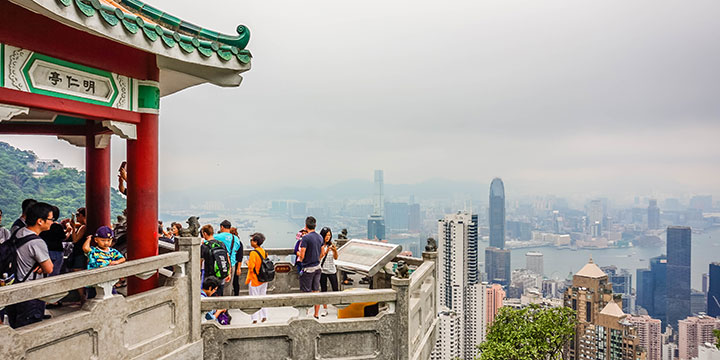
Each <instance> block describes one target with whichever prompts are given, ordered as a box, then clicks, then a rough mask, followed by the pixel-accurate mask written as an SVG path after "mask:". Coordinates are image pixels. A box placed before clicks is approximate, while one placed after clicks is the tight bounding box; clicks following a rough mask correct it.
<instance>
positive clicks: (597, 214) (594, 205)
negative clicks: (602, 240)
mask: <svg viewBox="0 0 720 360" xmlns="http://www.w3.org/2000/svg"><path fill="white" fill-rule="evenodd" d="M604 218H605V212H604V211H603V205H602V200H599V199H598V200H592V201H590V206H589V207H588V226H589V227H590V229H593V227H597V229H596V230H595V231H596V232H597V233H598V234H597V235H593V236H600V235H601V234H600V233H601V232H602V228H603V224H604V223H605V219H604Z"/></svg>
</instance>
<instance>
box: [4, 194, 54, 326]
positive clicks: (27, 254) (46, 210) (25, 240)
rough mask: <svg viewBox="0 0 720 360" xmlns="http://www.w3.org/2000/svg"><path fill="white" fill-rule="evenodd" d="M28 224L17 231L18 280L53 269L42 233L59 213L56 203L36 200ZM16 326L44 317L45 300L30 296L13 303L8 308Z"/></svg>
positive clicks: (27, 219)
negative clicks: (54, 204)
mask: <svg viewBox="0 0 720 360" xmlns="http://www.w3.org/2000/svg"><path fill="white" fill-rule="evenodd" d="M24 213H25V219H24V220H25V222H26V224H27V226H26V227H23V228H21V229H19V230H18V231H17V232H16V233H15V236H14V237H15V245H16V246H17V251H16V263H17V268H16V269H15V271H16V272H15V282H16V283H20V282H24V281H32V280H36V279H41V278H43V277H45V276H47V274H50V273H52V272H53V263H52V260H50V254H49V253H48V248H47V245H46V244H45V241H43V239H42V238H41V237H40V233H41V232H43V231H46V230H49V229H50V226H51V225H52V224H53V219H54V217H55V215H54V214H53V211H52V206H50V204H46V203H36V204H34V205H32V206H31V207H29V208H28V209H27V210H26V211H25V212H24ZM6 310H7V315H8V318H9V320H10V326H11V327H12V328H19V327H21V326H25V325H29V324H32V323H36V322H39V321H42V320H43V317H44V316H45V302H44V301H42V300H28V301H23V302H21V303H17V304H13V305H10V306H8V307H7V308H6Z"/></svg>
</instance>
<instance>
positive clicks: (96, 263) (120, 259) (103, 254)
mask: <svg viewBox="0 0 720 360" xmlns="http://www.w3.org/2000/svg"><path fill="white" fill-rule="evenodd" d="M92 239H93V237H92V236H88V237H87V238H85V243H84V244H83V246H82V250H83V252H84V253H85V255H86V256H87V258H88V261H87V268H88V270H90V269H97V268H101V267H106V266H110V265H118V264H122V263H124V262H125V257H124V256H123V255H122V254H121V253H120V252H119V251H117V249H113V248H112V247H110V246H111V245H112V241H113V231H112V229H110V228H109V227H107V226H101V227H99V228H98V229H97V231H96V232H95V244H96V245H97V246H90V240H92Z"/></svg>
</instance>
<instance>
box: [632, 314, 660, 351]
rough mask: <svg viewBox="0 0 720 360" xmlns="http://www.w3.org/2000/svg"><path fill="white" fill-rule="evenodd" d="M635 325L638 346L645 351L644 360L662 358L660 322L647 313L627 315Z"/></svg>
mask: <svg viewBox="0 0 720 360" xmlns="http://www.w3.org/2000/svg"><path fill="white" fill-rule="evenodd" d="M627 320H628V321H629V322H630V323H631V324H633V326H635V329H636V331H637V337H638V339H639V340H640V346H642V348H643V349H645V351H646V356H647V358H646V359H645V360H662V356H661V355H662V329H661V327H662V322H661V321H660V320H658V319H653V318H651V317H650V316H648V315H641V316H628V318H627Z"/></svg>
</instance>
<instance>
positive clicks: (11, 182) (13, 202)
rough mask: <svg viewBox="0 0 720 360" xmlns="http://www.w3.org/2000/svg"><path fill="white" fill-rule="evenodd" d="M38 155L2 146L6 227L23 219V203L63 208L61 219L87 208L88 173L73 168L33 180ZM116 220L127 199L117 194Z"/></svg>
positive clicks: (0, 188)
mask: <svg viewBox="0 0 720 360" xmlns="http://www.w3.org/2000/svg"><path fill="white" fill-rule="evenodd" d="M36 160H37V155H35V153H33V152H32V151H24V150H19V149H17V148H15V147H13V146H11V145H9V144H7V143H5V142H0V209H2V211H3V224H4V226H6V227H9V226H10V224H11V223H12V222H13V221H15V219H16V218H18V217H19V216H20V212H21V209H20V206H21V204H22V201H23V200H24V199H27V198H33V199H36V200H38V201H44V202H47V203H50V204H52V205H55V206H57V207H58V208H60V216H61V217H62V218H64V217H69V216H70V214H73V213H74V212H75V210H76V209H77V208H79V207H82V206H85V172H84V171H78V170H77V169H74V168H63V169H58V170H50V171H49V172H48V174H47V175H45V176H42V177H39V178H35V177H33V171H34V170H35V169H34V168H33V166H34V165H35V162H36ZM110 203H111V206H112V214H113V216H116V215H119V214H120V213H122V210H123V209H124V208H125V206H126V205H125V199H124V198H123V197H122V195H120V194H119V193H118V192H117V190H115V189H113V190H112V191H111V198H110Z"/></svg>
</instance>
